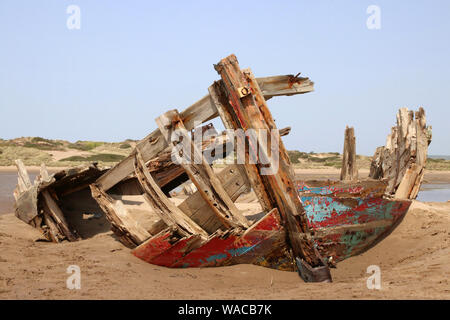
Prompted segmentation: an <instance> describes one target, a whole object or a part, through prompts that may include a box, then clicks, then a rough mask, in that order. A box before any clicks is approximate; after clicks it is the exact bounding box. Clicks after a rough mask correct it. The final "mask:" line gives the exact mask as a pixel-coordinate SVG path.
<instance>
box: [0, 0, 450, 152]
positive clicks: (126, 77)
mask: <svg viewBox="0 0 450 320" xmlns="http://www.w3.org/2000/svg"><path fill="white" fill-rule="evenodd" d="M70 5H76V6H78V7H79V9H80V29H69V28H68V27H67V20H68V19H70V17H71V15H72V14H71V13H67V8H68V6H70ZM370 5H376V6H378V7H379V9H380V20H379V21H380V28H379V29H369V28H368V27H367V24H366V22H367V20H368V18H369V17H370V16H371V14H368V13H367V8H368V7H369V6H370ZM449 16H450V1H445V0H444V1H437V0H431V1H419V0H416V1H401V0H396V1H392V0H390V1H384V0H383V1H375V0H371V1H364V0H361V1H350V0H343V1H325V0H318V1H276V2H275V1H261V0H260V1H252V0H247V1H245V2H242V1H232V0H228V1H211V0H210V1H193V0H192V1H124V0H122V1H111V0H95V1H92V0H72V1H63V0H39V1H38V0H29V1H23V0H22V1H21V0H1V1H0V138H3V139H11V138H16V137H22V136H40V137H45V138H50V139H65V140H69V141H76V140H95V141H122V140H125V139H127V138H130V139H141V138H143V137H144V136H146V135H147V134H148V133H150V132H151V131H153V130H154V129H155V128H156V123H155V118H156V117H158V116H159V115H161V114H162V113H164V112H166V111H167V110H169V109H178V110H179V111H182V110H183V109H185V108H186V107H188V106H190V105H191V104H193V103H194V102H196V101H197V100H199V99H200V98H202V97H203V96H204V95H206V94H207V88H208V86H209V85H210V84H212V82H213V81H215V80H217V79H219V75H218V74H217V72H216V71H215V70H214V68H213V64H215V63H217V62H218V61H219V60H220V59H222V58H224V57H226V56H228V55H229V54H231V53H234V54H236V56H237V58H238V60H239V64H240V66H241V68H247V67H250V68H251V69H252V71H253V73H254V74H255V76H257V77H264V76H272V75H281V74H297V73H298V72H301V75H302V76H306V77H309V78H310V79H311V80H312V81H314V83H315V91H314V92H312V93H307V94H303V95H297V96H291V97H275V98H273V99H271V100H269V102H268V104H269V107H270V109H271V111H272V114H273V116H274V118H275V119H276V123H277V126H278V127H279V128H283V127H286V126H291V127H292V130H291V133H290V134H289V135H288V136H286V137H284V138H283V139H284V141H285V145H286V147H287V148H288V149H297V150H300V151H305V152H310V151H315V152H326V151H330V152H342V147H343V141H344V129H345V126H346V125H349V126H353V127H354V128H355V135H356V148H357V153H358V154H365V155H372V154H373V153H374V151H375V148H376V147H377V146H381V145H384V144H385V140H386V136H387V134H388V133H389V131H390V128H391V127H392V126H393V125H394V124H395V119H396V118H395V117H396V112H397V110H398V109H399V108H400V107H408V108H409V109H414V110H416V109H418V107H420V106H423V107H424V108H425V110H426V114H427V122H428V124H430V125H432V127H433V141H432V143H431V145H430V149H429V153H430V154H435V155H448V154H450V105H449V104H450V62H449V58H450V19H449Z"/></svg>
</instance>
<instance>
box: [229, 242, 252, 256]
mask: <svg viewBox="0 0 450 320" xmlns="http://www.w3.org/2000/svg"><path fill="white" fill-rule="evenodd" d="M256 246H257V244H255V245H253V246H250V247H240V248H237V249H229V250H228V252H229V253H230V254H231V255H232V256H233V257H238V256H241V255H243V254H245V253H247V252H249V251H250V250H253V249H254V248H255V247H256Z"/></svg>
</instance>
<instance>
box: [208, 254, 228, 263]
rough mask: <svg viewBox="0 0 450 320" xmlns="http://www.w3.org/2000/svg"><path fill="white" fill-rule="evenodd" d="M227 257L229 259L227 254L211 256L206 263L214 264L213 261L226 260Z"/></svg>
mask: <svg viewBox="0 0 450 320" xmlns="http://www.w3.org/2000/svg"><path fill="white" fill-rule="evenodd" d="M226 257H227V255H226V254H225V253H219V254H215V255H212V256H209V257H208V258H206V261H207V262H212V261H216V260H221V259H225V258H226Z"/></svg>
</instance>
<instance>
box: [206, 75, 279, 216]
mask: <svg viewBox="0 0 450 320" xmlns="http://www.w3.org/2000/svg"><path fill="white" fill-rule="evenodd" d="M222 86H223V82H218V81H216V82H215V83H214V84H213V85H212V86H210V87H209V88H208V91H209V95H210V96H211V101H212V102H213V103H214V105H215V106H216V108H217V112H218V113H219V116H220V118H221V119H222V122H223V123H224V125H225V128H227V129H230V130H233V129H237V128H238V124H236V123H235V121H234V120H233V116H232V115H231V113H230V112H229V111H228V109H227V107H226V106H227V105H228V99H227V97H226V96H225V95H224V94H223V90H224V89H222V88H221V87H222ZM235 142H236V143H238V144H241V145H245V138H244V137H243V136H242V135H237V136H236V141H235ZM243 168H244V170H245V174H246V178H247V180H248V183H249V184H250V185H251V186H252V188H253V191H254V192H255V194H256V197H257V199H258V201H259V203H260V205H261V208H262V209H263V211H266V212H269V211H270V210H272V208H273V206H272V201H271V199H270V196H269V194H268V193H267V191H266V190H265V188H264V184H263V182H262V178H261V176H260V175H259V172H258V168H257V167H256V165H255V164H253V163H250V162H249V161H246V163H245V164H244V165H243Z"/></svg>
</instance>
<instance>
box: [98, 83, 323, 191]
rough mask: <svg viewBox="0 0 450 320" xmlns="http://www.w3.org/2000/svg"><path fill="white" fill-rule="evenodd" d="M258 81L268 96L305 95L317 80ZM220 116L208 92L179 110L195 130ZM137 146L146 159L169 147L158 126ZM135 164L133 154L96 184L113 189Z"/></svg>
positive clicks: (187, 123)
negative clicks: (200, 124) (199, 125)
mask: <svg viewBox="0 0 450 320" xmlns="http://www.w3.org/2000/svg"><path fill="white" fill-rule="evenodd" d="M257 81H258V83H259V84H260V86H261V87H262V88H263V94H264V95H265V96H266V97H267V98H271V97H274V96H279V95H295V94H303V93H307V92H311V91H313V90H314V88H313V85H314V83H313V82H311V81H310V80H309V79H308V78H298V77H297V78H296V77H294V76H293V75H285V76H274V77H266V78H258V79H257ZM217 116H218V114H217V109H216V107H215V105H214V104H213V103H212V101H211V97H210V96H209V95H206V96H204V97H203V98H202V99H200V100H199V101H197V102H196V103H194V104H193V105H191V106H190V107H188V108H187V109H185V110H184V111H182V112H181V113H180V118H181V120H182V121H183V123H184V126H185V128H186V130H192V129H193V128H194V126H195V125H197V124H198V123H203V122H206V121H208V120H210V119H213V118H215V117H217ZM136 147H137V148H139V150H140V152H141V153H142V157H143V159H144V161H145V162H147V161H148V160H150V159H152V158H154V157H156V156H157V155H158V153H159V152H161V151H163V150H164V149H165V148H167V147H168V144H167V142H166V140H165V139H163V138H162V136H161V132H160V131H159V129H156V130H155V131H153V132H152V133H151V134H149V135H148V136H147V137H145V138H144V139H142V140H140V141H139V142H138V144H137V146H136ZM133 163H134V155H130V156H128V157H127V158H125V159H124V160H122V161H121V162H119V163H118V164H117V165H116V166H114V167H113V168H112V169H111V170H110V171H108V172H107V173H105V174H104V175H103V176H102V177H100V178H99V179H98V181H97V185H98V186H99V187H100V188H102V189H103V190H105V191H106V190H108V189H110V188H111V187H113V186H114V185H116V184H117V183H118V182H119V181H121V180H123V179H125V178H126V177H127V176H129V175H130V174H132V173H133V171H134V166H133Z"/></svg>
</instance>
